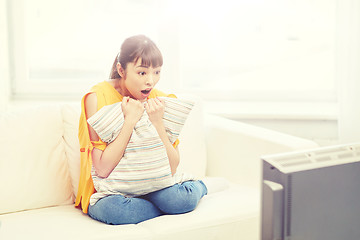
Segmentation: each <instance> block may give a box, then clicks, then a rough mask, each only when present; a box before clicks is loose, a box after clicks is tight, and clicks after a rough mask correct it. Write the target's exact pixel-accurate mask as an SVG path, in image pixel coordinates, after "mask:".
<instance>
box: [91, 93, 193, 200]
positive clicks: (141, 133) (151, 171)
mask: <svg viewBox="0 0 360 240" xmlns="http://www.w3.org/2000/svg"><path fill="white" fill-rule="evenodd" d="M162 99H163V100H164V103H165V109H164V110H165V112H164V117H163V120H164V125H165V130H166V132H167V133H168V136H169V139H170V141H171V142H172V143H174V142H175V141H176V139H177V138H178V137H179V135H180V132H181V129H182V127H183V125H184V123H185V121H186V119H187V116H188V115H189V113H190V111H191V110H192V108H193V106H194V103H193V102H191V101H186V100H179V99H175V98H162ZM88 123H89V124H90V125H91V126H92V128H93V129H94V130H95V131H96V133H97V134H98V136H99V137H100V138H101V140H102V141H104V142H107V143H111V142H112V141H113V140H114V139H115V138H116V137H117V136H118V135H119V132H120V130H121V128H122V125H123V124H124V115H123V113H122V109H121V102H119V103H115V104H112V105H108V106H104V107H103V108H101V109H100V110H99V111H98V112H96V113H95V114H94V115H93V116H92V117H90V118H89V119H88ZM92 175H93V180H94V186H95V189H96V191H97V193H98V194H97V195H98V197H96V196H94V198H99V197H100V196H99V194H102V195H104V194H105V195H107V194H114V193H121V194H123V195H125V196H139V195H144V194H147V193H149V192H153V191H156V190H159V189H162V188H165V187H168V186H171V185H173V184H174V183H175V182H176V179H175V178H173V177H172V174H171V169H170V165H169V160H168V158H167V154H166V149H165V146H164V144H163V143H162V141H161V139H160V137H159V135H158V133H157V131H156V129H155V127H154V126H153V125H152V123H151V121H150V120H149V116H148V114H147V113H146V111H144V113H143V115H142V117H141V119H140V120H139V122H138V123H137V124H136V125H135V128H134V130H133V133H132V136H131V138H130V141H129V143H128V145H127V147H126V149H125V153H124V156H123V158H122V159H121V160H120V162H119V164H118V165H117V166H116V167H115V169H114V170H113V171H112V173H111V174H110V175H109V176H108V177H107V178H101V177H99V176H98V175H97V174H96V173H95V171H93V172H92Z"/></svg>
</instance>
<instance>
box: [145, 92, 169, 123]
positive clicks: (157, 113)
mask: <svg viewBox="0 0 360 240" xmlns="http://www.w3.org/2000/svg"><path fill="white" fill-rule="evenodd" d="M164 109H165V104H164V102H163V101H162V100H160V99H159V98H150V99H149V100H148V101H147V103H145V110H146V112H147V114H148V115H149V119H150V121H151V122H152V124H153V125H157V124H162V123H163V116H164Z"/></svg>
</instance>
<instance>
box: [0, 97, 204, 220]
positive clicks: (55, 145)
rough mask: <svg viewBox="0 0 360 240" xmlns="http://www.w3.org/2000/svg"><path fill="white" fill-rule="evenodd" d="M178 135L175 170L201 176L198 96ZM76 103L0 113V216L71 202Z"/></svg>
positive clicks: (76, 161)
mask: <svg viewBox="0 0 360 240" xmlns="http://www.w3.org/2000/svg"><path fill="white" fill-rule="evenodd" d="M181 97H183V98H186V99H191V100H193V101H195V107H194V109H193V110H192V111H191V113H190V115H189V117H188V119H187V121H186V123H185V125H184V127H183V130H182V132H181V135H180V145H179V150H180V155H181V162H180V165H179V168H178V171H180V172H186V173H190V174H193V175H195V176H198V177H203V176H205V171H206V149H205V141H204V131H203V112H202V103H201V99H199V98H197V97H194V96H187V95H184V96H181ZM79 116H80V103H76V104H53V105H46V106H41V107H36V108H35V107H32V108H26V109H22V110H16V111H10V112H6V113H0V136H1V138H0V156H1V157H0V182H1V183H3V188H2V191H1V204H0V214H4V213H9V212H15V211H22V210H27V209H34V208H42V207H48V206H57V205H65V204H72V203H73V202H74V199H75V196H76V194H77V189H78V183H79V176H80V152H79V149H80V147H79V142H78V125H79Z"/></svg>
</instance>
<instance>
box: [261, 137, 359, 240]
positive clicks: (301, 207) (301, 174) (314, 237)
mask: <svg viewBox="0 0 360 240" xmlns="http://www.w3.org/2000/svg"><path fill="white" fill-rule="evenodd" d="M262 163H263V171H262V172H263V175H262V177H263V183H262V194H261V239H262V240H270V239H271V240H360V143H353V144H343V145H337V146H330V147H319V148H315V149H309V150H304V151H297V152H289V153H283V154H276V155H268V156H263V157H262Z"/></svg>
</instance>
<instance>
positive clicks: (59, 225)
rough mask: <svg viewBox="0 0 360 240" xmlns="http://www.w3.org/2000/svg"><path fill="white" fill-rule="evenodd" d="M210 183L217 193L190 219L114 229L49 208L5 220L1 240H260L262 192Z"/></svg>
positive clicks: (70, 210)
mask: <svg viewBox="0 0 360 240" xmlns="http://www.w3.org/2000/svg"><path fill="white" fill-rule="evenodd" d="M205 182H207V183H210V186H209V189H210V188H212V189H216V191H213V190H212V191H211V193H210V194H208V195H206V196H204V198H203V199H202V200H201V201H200V203H199V206H198V207H197V208H196V209H195V210H194V211H193V212H190V213H187V214H182V215H164V216H161V217H158V218H154V219H151V220H148V221H145V222H142V223H139V224H136V225H118V226H112V225H106V224H103V223H100V222H97V221H95V220H92V219H91V218H90V217H88V216H87V215H85V214H83V213H82V212H81V211H80V210H79V209H76V208H74V206H73V205H67V206H58V207H49V208H42V209H37V210H30V211H24V212H18V213H10V214H3V215H0V239H2V240H8V239H12V240H18V239H19V240H20V239H55V240H56V239H61V240H63V239H70V240H71V239H77V240H78V239H107V240H110V239H122V240H125V239H172V240H177V239H179V240H180V239H181V240H184V239H188V240H190V239H241V238H239V237H240V236H242V237H244V238H243V239H247V240H251V239H258V236H259V230H258V229H259V225H258V221H259V212H260V203H259V202H260V201H259V199H260V194H259V192H258V190H256V189H252V188H245V187H242V186H239V185H235V184H229V185H226V184H224V181H222V182H220V181H219V182H217V181H216V180H215V181H207V180H206V179H205ZM220 186H223V188H222V189H221V187H220Z"/></svg>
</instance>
